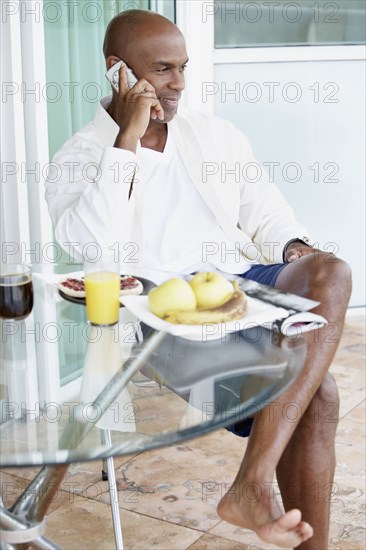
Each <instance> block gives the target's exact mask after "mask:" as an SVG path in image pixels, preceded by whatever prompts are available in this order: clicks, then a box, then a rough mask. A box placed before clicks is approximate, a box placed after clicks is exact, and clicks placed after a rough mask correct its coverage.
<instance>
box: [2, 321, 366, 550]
mask: <svg viewBox="0 0 366 550" xmlns="http://www.w3.org/2000/svg"><path fill="white" fill-rule="evenodd" d="M331 371H332V372H333V374H334V375H335V376H336V379H337V382H338V386H339V389H340V393H341V410H340V423H339V427H338V435H337V470H336V477H335V484H334V493H333V495H332V499H333V501H332V512H331V533H330V542H329V549H332V550H333V549H334V550H336V549H337V550H361V549H362V550H364V548H365V547H366V538H365V509H366V504H365V499H364V495H365V317H364V316H354V315H351V316H349V317H348V318H347V323H346V327H345V330H344V335H343V338H342V342H341V345H340V347H339V350H338V352H337V355H336V358H335V360H334V362H333V365H332V368H331ZM244 448H245V443H244V442H243V441H242V440H240V439H239V438H237V437H235V436H234V435H232V434H231V433H228V432H227V431H226V430H218V431H217V432H215V433H213V434H210V435H208V436H206V437H203V438H200V439H196V440H193V441H190V442H188V443H185V444H181V445H176V446H171V447H169V448H165V449H159V450H155V451H151V452H146V453H144V454H139V455H134V456H128V457H122V458H118V459H115V466H116V474H117V484H118V489H119V502H120V508H121V514H122V522H123V534H124V544H125V548H126V550H132V549H133V550H135V549H136V550H148V549H150V548H156V549H161V550H173V549H177V550H178V549H179V550H183V549H188V548H189V549H190V550H208V549H209V550H239V549H244V550H245V549H247V550H249V549H251V550H254V549H267V548H276V547H275V546H273V545H269V544H266V543H263V542H261V541H260V540H259V539H258V538H257V537H256V536H255V535H254V534H252V533H251V532H249V531H247V530H245V529H239V528H236V527H233V526H231V525H229V524H228V523H226V522H223V521H221V520H220V519H219V517H218V516H217V515H216V511H215V509H216V504H217V501H218V499H219V498H220V495H221V494H222V493H223V491H224V490H225V487H228V485H229V484H230V481H231V480H232V479H233V476H234V474H235V473H236V470H237V468H238V465H239V464H240V461H241V457H242V455H243V451H244ZM100 467H101V464H100V461H98V462H92V463H79V464H74V465H72V466H71V467H70V469H69V472H68V475H67V477H66V479H65V481H64V483H63V485H62V490H61V491H59V493H58V494H57V498H55V499H54V501H53V503H52V506H51V508H50V513H49V516H48V522H47V531H46V535H47V536H48V537H49V538H51V539H52V540H54V541H55V542H56V543H57V544H59V545H60V546H61V547H62V548H64V549H65V550H76V549H77V550H81V549H97V548H98V549H100V550H107V549H112V548H114V539H113V531H112V521H111V513H110V508H109V506H108V499H109V494H108V488H107V482H103V481H101V479H100ZM33 473H34V472H31V471H30V470H29V469H28V470H27V469H17V470H7V471H6V472H3V473H2V478H1V481H2V483H3V484H4V483H5V484H8V485H7V486H8V490H7V494H8V501H9V502H10V501H11V500H12V499H14V498H15V496H16V494H17V493H19V492H20V491H21V490H22V488H24V486H25V485H26V483H27V481H26V480H27V479H28V480H29V479H30V478H31V477H32V475H33ZM3 487H4V485H3ZM319 550H326V549H320V548H319Z"/></svg>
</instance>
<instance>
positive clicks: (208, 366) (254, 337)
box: [0, 264, 306, 466]
mask: <svg viewBox="0 0 366 550" xmlns="http://www.w3.org/2000/svg"><path fill="white" fill-rule="evenodd" d="M79 269H80V266H75V265H63V266H60V265H52V264H46V265H37V266H34V267H33V287H34V307H33V311H32V313H31V315H30V316H29V317H28V318H27V319H25V320H24V321H7V320H0V323H1V324H0V328H1V352H0V361H1V363H0V401H1V416H0V448H1V466H27V465H41V464H57V463H68V462H72V461H78V460H94V459H97V458H104V457H107V456H112V455H122V454H130V453H134V452H138V451H142V450H147V449H151V448H154V447H159V446H163V445H168V444H171V443H176V442H179V441H183V440H185V439H189V438H192V437H196V436H199V435H202V434H205V433H208V432H209V431H212V430H214V429H216V428H219V427H222V426H229V425H231V424H233V423H236V422H239V421H240V420H242V419H244V418H246V417H250V416H253V415H254V414H256V413H259V411H260V410H261V409H262V408H263V407H265V406H266V405H268V404H269V403H270V402H273V400H275V399H276V397H277V396H278V395H280V394H281V393H282V392H283V391H284V390H285V389H286V388H287V387H288V386H289V385H290V384H291V383H292V382H293V381H294V380H295V378H296V377H297V375H298V374H299V372H300V370H301V368H302V366H303V363H304V358H305V352H306V346H305V343H304V340H303V339H302V338H301V337H296V339H288V338H285V337H283V336H280V335H279V334H278V333H274V332H271V331H270V330H267V329H264V328H263V327H260V326H256V327H252V328H250V329H248V330H244V331H243V330H242V331H238V332H235V333H232V334H225V336H223V337H222V338H221V339H218V340H214V341H191V340H187V339H183V338H180V337H175V336H172V335H170V334H166V333H162V332H158V331H156V330H153V329H151V328H150V327H148V326H146V325H144V324H143V323H141V322H140V321H139V320H138V319H137V318H136V317H134V316H133V315H132V314H131V313H130V312H129V311H128V310H127V309H126V308H124V307H121V308H120V318H119V323H118V325H115V326H113V327H109V328H108V327H98V326H91V325H90V324H88V323H87V320H86V312H85V305H84V304H83V303H74V302H70V301H68V300H65V299H63V298H62V297H61V296H60V294H59V292H58V289H57V286H56V282H57V279H58V277H59V276H60V274H65V273H70V272H74V271H77V270H79ZM143 276H144V277H145V278H146V273H143ZM148 278H149V279H150V280H152V281H155V282H156V283H158V282H160V281H161V278H160V280H159V277H158V273H157V272H150V273H149V277H148ZM103 430H110V431H111V439H112V444H111V445H107V444H106V443H105V442H104V441H105V438H103Z"/></svg>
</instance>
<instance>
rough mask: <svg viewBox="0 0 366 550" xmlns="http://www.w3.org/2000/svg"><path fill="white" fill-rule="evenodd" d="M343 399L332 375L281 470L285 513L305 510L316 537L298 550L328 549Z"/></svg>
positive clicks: (299, 428)
mask: <svg viewBox="0 0 366 550" xmlns="http://www.w3.org/2000/svg"><path fill="white" fill-rule="evenodd" d="M338 411H339V398H338V390H337V386H336V383H335V381H334V379H333V377H332V376H331V375H330V374H329V373H328V374H327V375H326V378H325V379H324V381H323V383H322V384H321V386H320V388H319V389H318V391H317V392H316V394H315V396H314V398H313V399H312V401H311V402H310V405H309V407H308V408H307V409H306V412H305V414H304V416H303V417H302V419H301V420H300V422H299V425H298V426H297V428H296V430H295V432H294V434H293V436H292V438H291V439H290V441H289V443H288V445H287V447H286V449H285V451H284V452H283V454H282V457H281V460H280V462H279V464H278V466H277V481H278V484H279V487H280V491H281V496H282V501H283V504H284V507H285V510H291V509H292V508H301V513H302V519H303V520H304V521H307V522H308V523H310V524H311V526H312V527H313V529H314V535H313V537H311V538H310V539H308V540H307V541H306V542H304V543H302V544H301V545H300V546H299V547H298V548H301V550H310V549H311V548H316V549H317V550H326V549H327V548H328V531H329V516H330V505H331V501H332V494H333V492H334V487H333V478H334V470H335V449H334V439H335V434H336V430H337V425H338Z"/></svg>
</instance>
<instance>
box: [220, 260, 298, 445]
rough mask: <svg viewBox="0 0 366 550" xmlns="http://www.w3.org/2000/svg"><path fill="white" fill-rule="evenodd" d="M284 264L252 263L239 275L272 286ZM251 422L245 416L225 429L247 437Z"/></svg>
mask: <svg viewBox="0 0 366 550" xmlns="http://www.w3.org/2000/svg"><path fill="white" fill-rule="evenodd" d="M286 265H287V264H271V265H260V264H257V265H253V267H251V268H250V269H249V271H247V272H246V273H244V274H243V275H241V277H243V278H244V279H250V280H252V281H256V282H257V283H261V284H262V285H268V286H272V287H274V286H275V284H276V281H277V277H278V275H279V273H280V271H282V269H283V268H284V267H286ZM252 424H253V418H245V419H244V420H241V421H240V422H236V424H232V425H231V426H227V427H226V429H227V430H229V432H232V433H233V434H235V435H238V436H240V437H248V436H249V435H250V431H251V429H252Z"/></svg>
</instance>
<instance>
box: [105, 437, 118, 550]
mask: <svg viewBox="0 0 366 550" xmlns="http://www.w3.org/2000/svg"><path fill="white" fill-rule="evenodd" d="M101 435H102V442H103V443H104V444H106V445H111V433H110V431H109V430H102V431H101ZM105 466H106V468H107V476H108V487H109V496H110V499H111V509H112V521H113V529H114V540H115V543H116V550H123V539H122V527H121V517H120V512H119V506H118V491H117V484H116V475H115V472H114V462H113V457H109V458H106V459H105V460H103V470H104V468H105Z"/></svg>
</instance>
